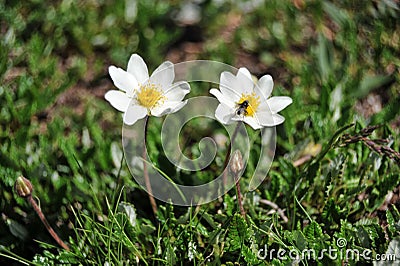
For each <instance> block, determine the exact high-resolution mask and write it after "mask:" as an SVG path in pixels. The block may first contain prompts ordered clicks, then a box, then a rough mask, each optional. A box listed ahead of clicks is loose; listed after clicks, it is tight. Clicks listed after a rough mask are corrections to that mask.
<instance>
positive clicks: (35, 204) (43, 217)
mask: <svg viewBox="0 0 400 266" xmlns="http://www.w3.org/2000/svg"><path fill="white" fill-rule="evenodd" d="M27 199H28V201H29V203H30V204H31V205H32V207H33V209H34V210H35V212H36V213H37V215H38V216H39V218H40V220H41V221H42V223H43V224H44V226H45V227H46V229H47V231H48V232H49V233H50V235H51V236H52V237H53V238H54V240H55V241H56V242H57V243H58V244H59V245H60V246H61V247H62V248H63V249H65V250H67V251H69V247H68V246H67V245H66V244H65V243H64V242H63V241H62V240H61V239H60V237H59V236H58V235H57V233H56V232H55V231H54V230H53V228H51V226H50V224H49V222H47V220H46V217H45V216H44V214H43V212H42V210H41V209H40V207H39V206H38V205H37V203H36V201H35V200H34V199H33V197H32V195H29V196H27Z"/></svg>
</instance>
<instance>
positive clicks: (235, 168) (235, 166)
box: [229, 150, 246, 219]
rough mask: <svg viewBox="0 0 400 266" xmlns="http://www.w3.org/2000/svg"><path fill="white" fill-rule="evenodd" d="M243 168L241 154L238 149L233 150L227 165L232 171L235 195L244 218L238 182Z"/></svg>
mask: <svg viewBox="0 0 400 266" xmlns="http://www.w3.org/2000/svg"><path fill="white" fill-rule="evenodd" d="M243 169H244V163H243V157H242V154H241V153H240V150H235V152H234V153H233V156H232V160H231V163H230V165H229V170H230V171H231V173H233V177H234V179H235V185H236V196H237V200H238V206H239V210H240V214H241V215H242V216H243V218H245V219H246V213H245V211H244V208H243V196H242V193H241V192H240V183H239V178H240V175H241V173H242V170H243Z"/></svg>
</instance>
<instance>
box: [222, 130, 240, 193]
mask: <svg viewBox="0 0 400 266" xmlns="http://www.w3.org/2000/svg"><path fill="white" fill-rule="evenodd" d="M239 127H240V123H237V124H236V128H235V131H234V132H233V134H232V139H231V141H230V142H229V146H228V149H227V153H226V156H225V161H224V173H223V176H222V182H223V184H224V187H226V184H227V183H228V169H227V166H228V162H229V158H230V157H231V149H232V143H233V142H234V141H235V138H236V136H237V134H238V132H239Z"/></svg>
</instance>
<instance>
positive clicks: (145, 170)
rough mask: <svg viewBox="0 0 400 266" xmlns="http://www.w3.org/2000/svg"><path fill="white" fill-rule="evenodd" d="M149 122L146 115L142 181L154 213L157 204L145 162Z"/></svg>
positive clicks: (155, 212)
mask: <svg viewBox="0 0 400 266" xmlns="http://www.w3.org/2000/svg"><path fill="white" fill-rule="evenodd" d="M148 122H149V116H146V118H145V120H144V143H143V154H142V157H143V175H144V182H145V184H146V189H147V193H148V195H149V200H150V205H151V208H152V210H153V213H154V215H156V214H157V204H156V201H155V199H154V197H153V190H152V189H151V184H150V178H149V172H148V170H147V162H146V142H147V129H148V124H149V123H148Z"/></svg>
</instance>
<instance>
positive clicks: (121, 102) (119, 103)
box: [104, 90, 131, 112]
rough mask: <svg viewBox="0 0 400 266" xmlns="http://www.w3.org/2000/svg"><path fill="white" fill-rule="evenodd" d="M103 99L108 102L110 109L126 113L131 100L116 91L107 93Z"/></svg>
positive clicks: (124, 94)
mask: <svg viewBox="0 0 400 266" xmlns="http://www.w3.org/2000/svg"><path fill="white" fill-rule="evenodd" d="M104 98H105V99H106V100H107V101H109V102H110V104H111V105H112V107H114V108H115V109H117V110H118V111H120V112H126V110H128V106H129V102H130V101H131V98H129V97H128V96H127V95H126V93H124V92H122V91H117V90H111V91H107V93H106V94H105V95H104Z"/></svg>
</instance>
